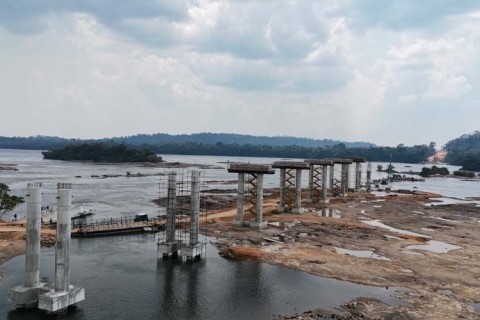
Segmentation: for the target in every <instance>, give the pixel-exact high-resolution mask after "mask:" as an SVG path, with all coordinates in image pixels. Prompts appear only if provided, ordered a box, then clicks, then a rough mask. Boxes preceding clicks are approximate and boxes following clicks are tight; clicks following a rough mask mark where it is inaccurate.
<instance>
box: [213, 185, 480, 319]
mask: <svg viewBox="0 0 480 320" xmlns="http://www.w3.org/2000/svg"><path fill="white" fill-rule="evenodd" d="M436 196H438V195H434V194H428V193H422V192H413V193H410V194H408V193H407V194H397V193H392V194H390V195H388V194H387V195H385V196H381V197H379V196H375V195H373V194H370V193H366V192H365V193H351V194H349V195H348V196H347V197H346V198H334V199H331V203H330V204H329V205H328V208H329V209H330V214H331V213H332V211H333V213H334V214H333V215H334V216H335V217H323V216H321V215H322V214H321V210H318V209H315V208H310V207H312V205H309V204H307V203H306V204H305V207H307V209H308V211H307V212H306V213H305V214H303V215H293V214H288V213H282V214H279V213H278V212H277V205H278V194H276V193H272V195H270V196H269V197H268V198H266V199H265V201H264V220H267V221H268V222H269V224H268V227H267V228H265V229H263V230H258V231H257V230H251V229H249V228H238V227H234V226H232V223H231V222H232V220H233V218H234V216H235V214H236V209H235V208H232V209H230V210H223V211H220V212H218V213H214V214H210V215H209V226H208V229H209V230H210V234H211V235H212V236H214V237H216V240H215V241H214V243H215V245H216V246H217V247H218V248H219V250H220V254H221V255H222V256H224V257H226V258H229V259H249V260H257V261H262V262H266V263H270V264H276V265H282V266H286V267H289V268H292V269H296V270H301V271H305V272H308V273H310V274H314V275H318V276H322V277H328V278H334V279H339V280H346V281H350V282H354V283H359V284H365V285H373V286H382V287H402V288H405V289H406V290H405V291H403V292H402V293H400V294H399V298H400V299H401V300H402V301H403V302H404V303H402V304H400V305H397V306H390V305H387V304H384V303H382V302H381V301H378V300H375V299H369V298H368V297H359V298H358V299H356V300H355V301H350V302H348V303H346V304H344V305H342V306H339V308H338V309H337V310H334V311H332V310H321V309H318V310H308V311H306V312H305V313H302V314H298V315H284V316H283V317H281V318H283V319H322V318H328V319H330V318H335V319H480V314H479V313H477V311H478V310H479V307H480V304H479V303H478V302H480V247H479V245H478V244H479V243H480V233H479V232H478V229H479V228H480V223H479V222H480V215H479V214H480V207H476V206H475V205H474V204H473V205H445V206H440V205H435V204H434V203H429V200H430V199H432V198H434V197H436ZM248 218H253V217H247V219H248ZM377 220H378V221H377ZM372 221H373V223H372ZM369 223H370V224H373V226H372V225H370V224H369ZM379 223H380V225H378V224H379ZM388 227H393V228H397V229H400V230H396V229H392V228H389V229H388ZM402 230H403V231H407V232H403V231H402ZM408 231H410V232H408ZM284 239H287V241H283V240H284ZM427 244H430V245H432V247H431V250H433V251H438V252H433V251H429V250H424V249H425V248H424V247H410V248H407V247H409V246H412V245H413V246H415V245H421V246H423V245H427ZM337 248H338V249H337ZM427 248H428V247H427ZM343 249H347V251H345V250H343ZM348 250H353V251H348ZM448 250H450V251H448ZM337 251H338V252H337ZM357 251H361V252H360V253H363V254H364V255H365V254H366V255H367V257H358V256H357V254H355V253H356V252H357ZM442 251H444V252H442ZM445 251H448V252H445ZM345 252H346V253H345ZM292 303H294V301H292ZM319 305H320V302H319ZM475 309H477V311H476V310H475Z"/></svg>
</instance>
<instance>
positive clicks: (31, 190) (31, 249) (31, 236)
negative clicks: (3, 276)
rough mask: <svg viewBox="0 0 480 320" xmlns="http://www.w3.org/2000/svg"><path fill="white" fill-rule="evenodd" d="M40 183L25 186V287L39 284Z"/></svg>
mask: <svg viewBox="0 0 480 320" xmlns="http://www.w3.org/2000/svg"><path fill="white" fill-rule="evenodd" d="M41 187H42V184H41V183H28V184H27V192H28V195H27V239H26V240H27V241H26V242H27V243H26V250H25V287H35V286H38V285H39V284H40V266H39V259H40V234H41V229H40V228H41V218H42V213H41V208H42V192H41Z"/></svg>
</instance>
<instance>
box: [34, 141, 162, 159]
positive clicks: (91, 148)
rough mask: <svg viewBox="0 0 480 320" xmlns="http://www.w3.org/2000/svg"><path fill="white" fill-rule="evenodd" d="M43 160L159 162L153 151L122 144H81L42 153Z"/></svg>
mask: <svg viewBox="0 0 480 320" xmlns="http://www.w3.org/2000/svg"><path fill="white" fill-rule="evenodd" d="M42 154H43V157H44V158H45V159H53V160H67V161H69V160H84V161H96V162H161V161H162V158H160V157H158V156H157V155H156V154H155V153H154V152H153V151H151V150H147V149H143V148H134V147H130V146H126V145H124V144H106V143H83V144H73V145H68V146H66V147H64V148H59V149H53V150H50V151H45V152H42Z"/></svg>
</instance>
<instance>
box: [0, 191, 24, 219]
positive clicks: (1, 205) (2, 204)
mask: <svg viewBox="0 0 480 320" xmlns="http://www.w3.org/2000/svg"><path fill="white" fill-rule="evenodd" d="M9 192H10V188H9V187H8V186H7V185H6V184H4V183H0V217H1V216H3V215H4V214H5V213H7V212H8V211H11V210H13V209H15V207H16V206H17V205H19V204H20V203H23V202H24V200H23V198H22V197H17V196H12V195H10V194H9Z"/></svg>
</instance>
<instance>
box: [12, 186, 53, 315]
mask: <svg viewBox="0 0 480 320" xmlns="http://www.w3.org/2000/svg"><path fill="white" fill-rule="evenodd" d="M41 187H42V184H41V183H28V184H27V197H26V198H27V199H26V200H27V201H26V202H27V232H26V248H25V284H24V285H23V286H18V287H15V288H12V289H10V291H9V300H10V301H11V302H13V303H15V306H16V307H17V308H23V307H36V306H37V302H38V296H39V295H40V294H42V293H44V292H45V291H47V290H48V289H46V288H45V287H44V286H45V283H41V282H40V266H39V262H40V261H39V260H40V234H41V229H40V228H41V207H42V192H41Z"/></svg>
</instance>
